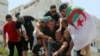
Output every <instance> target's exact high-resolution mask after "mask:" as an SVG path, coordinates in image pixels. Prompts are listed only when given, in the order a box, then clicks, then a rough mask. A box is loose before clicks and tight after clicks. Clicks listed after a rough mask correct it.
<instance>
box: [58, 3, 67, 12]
mask: <svg viewBox="0 0 100 56" xmlns="http://www.w3.org/2000/svg"><path fill="white" fill-rule="evenodd" d="M67 7H68V5H67V4H65V3H64V4H61V5H60V6H59V11H60V12H61V11H62V10H63V9H66V8H67Z"/></svg>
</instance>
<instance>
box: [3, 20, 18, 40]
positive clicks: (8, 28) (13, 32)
mask: <svg viewBox="0 0 100 56" xmlns="http://www.w3.org/2000/svg"><path fill="white" fill-rule="evenodd" d="M3 32H4V33H7V34H8V41H11V42H18V37H19V35H18V33H17V29H16V26H15V21H12V23H11V24H8V23H6V24H5V25H4V27H3Z"/></svg>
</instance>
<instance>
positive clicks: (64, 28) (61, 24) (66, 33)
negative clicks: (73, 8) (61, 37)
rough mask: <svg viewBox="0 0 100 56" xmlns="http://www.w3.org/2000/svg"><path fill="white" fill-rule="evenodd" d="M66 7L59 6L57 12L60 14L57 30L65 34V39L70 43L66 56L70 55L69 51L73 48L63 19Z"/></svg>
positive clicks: (64, 4) (66, 22)
mask: <svg viewBox="0 0 100 56" xmlns="http://www.w3.org/2000/svg"><path fill="white" fill-rule="evenodd" d="M67 7H68V5H67V4H66V3H63V4H61V5H60V6H59V12H60V14H61V18H60V20H59V22H60V27H59V29H58V30H61V31H62V32H64V34H65V38H68V40H69V43H70V48H69V50H68V52H67V53H66V55H71V51H72V48H73V46H74V44H73V41H71V36H70V33H69V30H68V25H69V23H68V21H67V20H66V19H65V18H66V8H67Z"/></svg>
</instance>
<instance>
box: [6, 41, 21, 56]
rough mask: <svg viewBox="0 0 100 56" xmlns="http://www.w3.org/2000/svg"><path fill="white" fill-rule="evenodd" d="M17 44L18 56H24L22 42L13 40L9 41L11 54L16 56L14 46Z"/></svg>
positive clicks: (10, 55)
mask: <svg viewBox="0 0 100 56" xmlns="http://www.w3.org/2000/svg"><path fill="white" fill-rule="evenodd" d="M15 46H16V49H17V51H18V56H22V46H21V42H16V43H15V42H11V41H8V48H9V56H14V47H15Z"/></svg>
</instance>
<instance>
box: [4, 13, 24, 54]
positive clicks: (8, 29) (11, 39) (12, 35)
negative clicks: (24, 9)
mask: <svg viewBox="0 0 100 56" xmlns="http://www.w3.org/2000/svg"><path fill="white" fill-rule="evenodd" d="M6 21H7V23H6V24H5V25H4V26H3V41H4V42H3V43H4V48H6V46H7V43H6V40H7V35H6V33H7V34H8V49H9V56H14V47H15V46H16V48H17V51H18V56H22V50H21V42H20V40H19V35H18V33H17V29H16V26H15V23H16V22H15V21H13V19H12V16H11V15H9V14H8V15H6Z"/></svg>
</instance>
